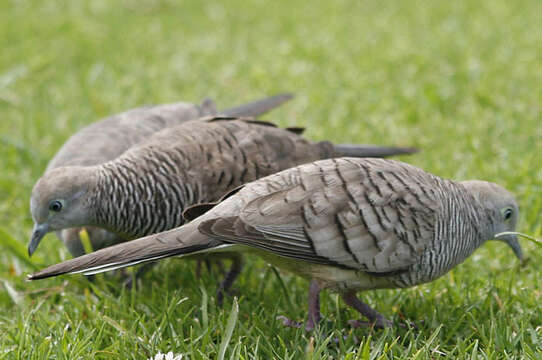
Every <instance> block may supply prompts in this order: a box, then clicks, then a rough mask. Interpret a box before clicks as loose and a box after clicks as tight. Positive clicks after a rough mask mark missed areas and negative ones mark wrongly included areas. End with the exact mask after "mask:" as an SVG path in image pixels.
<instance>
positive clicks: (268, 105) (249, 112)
mask: <svg viewBox="0 0 542 360" xmlns="http://www.w3.org/2000/svg"><path fill="white" fill-rule="evenodd" d="M293 97H294V95H293V94H279V95H275V96H270V97H267V98H265V99H261V100H257V101H254V102H250V103H248V104H244V105H240V106H237V107H234V108H230V109H226V110H222V111H220V115H226V116H249V117H256V116H259V115H262V114H265V113H267V112H269V111H271V110H273V109H275V108H277V107H279V106H280V105H282V104H284V103H285V102H286V101H288V100H291V99H292V98H293Z"/></svg>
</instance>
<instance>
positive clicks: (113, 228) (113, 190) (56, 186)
mask: <svg viewBox="0 0 542 360" xmlns="http://www.w3.org/2000/svg"><path fill="white" fill-rule="evenodd" d="M300 132H301V130H300V129H299V128H294V129H291V128H290V129H281V128H278V127H276V126H275V125H273V124H272V123H269V122H262V121H254V120H251V119H239V118H235V117H223V116H218V117H210V118H208V119H205V120H204V119H199V120H194V121H190V122H186V123H184V124H181V125H178V126H175V127H171V128H168V129H164V130H162V131H160V132H157V133H155V134H154V135H153V136H151V137H150V138H149V139H148V140H147V141H144V142H142V143H140V144H138V145H135V146H133V147H132V148H130V149H129V150H127V151H126V152H124V153H123V154H122V155H121V156H119V157H117V158H116V159H114V160H112V161H109V162H106V163H103V164H99V165H95V166H68V167H59V168H56V169H53V170H51V171H49V172H47V173H45V175H44V176H42V177H41V178H40V179H39V180H38V181H37V183H36V185H35V186H34V188H33V190H32V194H31V199H30V208H31V213H32V218H33V219H34V229H33V231H32V236H31V239H30V242H29V245H28V252H29V254H32V253H34V251H35V250H36V248H37V246H38V244H39V243H40V241H41V239H42V238H43V236H44V235H45V234H46V233H47V232H50V231H59V230H63V229H69V228H74V227H81V226H93V227H97V228H100V229H105V230H107V231H109V232H112V233H114V234H116V235H117V236H118V238H119V239H122V240H123V241H125V240H131V239H135V238H139V237H142V236H146V235H150V234H153V233H158V232H161V231H164V230H168V229H172V228H175V227H178V226H180V225H182V224H183V223H184V222H185V219H184V218H183V216H182V212H183V210H184V209H186V208H187V207H188V206H191V205H195V204H198V203H207V202H213V201H217V200H218V199H220V198H221V197H222V196H223V195H224V194H226V193H227V192H229V191H231V190H233V189H234V188H236V187H238V186H240V185H242V184H244V183H246V182H249V181H252V180H255V179H258V178H260V177H263V176H266V175H270V174H272V173H275V172H278V171H280V170H284V169H287V168H290V167H293V166H296V165H299V164H302V163H306V162H310V161H314V160H318V159H324V158H330V157H340V156H344V155H345V154H349V155H350V156H352V155H356V154H357V156H378V155H380V156H385V155H392V154H409V153H412V152H415V151H416V149H414V148H401V147H380V146H373V145H365V146H361V145H360V146H355V145H333V144H332V143H330V142H328V141H321V142H311V141H308V140H306V139H305V138H304V137H303V136H302V135H301V134H300ZM224 256H225V257H226V254H224ZM227 257H230V258H231V259H232V261H233V263H232V267H231V269H232V270H231V271H230V273H228V274H229V275H226V279H225V280H224V281H225V282H223V283H222V285H221V287H220V288H221V289H222V288H223V287H225V288H226V289H227V288H228V287H229V286H230V283H231V282H232V281H233V280H230V279H235V277H237V275H238V273H239V271H240V268H241V264H240V262H241V259H240V258H239V257H238V255H237V254H236V253H231V254H228V255H227ZM232 271H233V272H232Z"/></svg>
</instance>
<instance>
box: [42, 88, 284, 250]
mask: <svg viewBox="0 0 542 360" xmlns="http://www.w3.org/2000/svg"><path fill="white" fill-rule="evenodd" d="M292 97H293V96H292V95H291V94H279V95H275V96H271V97H267V98H264V99H261V100H258V101H254V102H251V103H247V104H244V105H241V106H237V107H234V108H231V109H226V110H223V111H220V114H223V115H228V116H251V117H257V116H259V115H262V114H265V113H266V112H268V111H270V110H272V109H274V108H276V107H278V106H280V105H282V104H283V103H284V102H286V101H288V100H290V99H291V98H292ZM217 114H219V111H217V109H216V105H215V103H214V102H213V101H212V100H209V99H207V100H204V101H203V102H202V103H201V104H200V105H195V104H190V103H185V102H177V103H173V104H164V105H157V106H145V107H139V108H136V109H131V110H128V111H126V112H123V113H120V114H116V115H113V116H110V117H107V118H105V119H102V120H99V121H97V122H95V123H92V124H91V125H89V126H87V127H85V128H83V129H81V130H79V131H78V132H77V133H75V134H74V135H72V136H71V137H70V138H69V139H68V140H67V141H66V142H65V143H64V145H63V146H62V147H61V148H60V150H59V151H58V152H57V153H56V155H55V156H54V157H53V158H52V159H51V161H50V162H49V164H48V165H47V169H46V172H47V171H50V170H53V169H56V168H59V167H64V166H91V165H97V164H102V163H104V162H107V161H110V160H113V159H115V158H117V157H118V156H119V155H121V154H122V153H124V152H125V151H126V150H128V149H129V148H131V147H132V146H134V145H135V144H137V143H140V142H141V141H143V140H145V139H147V138H148V137H149V136H151V135H152V134H154V133H156V132H158V131H160V130H162V129H164V128H169V127H172V126H176V125H179V124H182V123H184V122H186V121H188V120H194V119H197V118H200V117H204V116H211V115H217ZM81 230H82V229H81V228H69V229H64V230H62V231H59V232H57V235H58V237H59V238H60V239H61V240H62V241H63V242H64V244H65V245H66V247H67V248H68V250H69V251H70V253H71V254H72V255H73V256H80V255H83V254H84V253H85V249H84V247H83V245H82V243H81V239H80V237H79V234H80V232H81ZM86 230H87V232H88V235H89V240H90V244H91V246H92V248H93V249H101V248H103V247H106V246H108V245H111V244H114V243H118V242H120V241H121V239H119V238H118V236H117V235H116V234H114V233H112V232H109V231H107V230H105V229H101V228H96V227H87V228H86Z"/></svg>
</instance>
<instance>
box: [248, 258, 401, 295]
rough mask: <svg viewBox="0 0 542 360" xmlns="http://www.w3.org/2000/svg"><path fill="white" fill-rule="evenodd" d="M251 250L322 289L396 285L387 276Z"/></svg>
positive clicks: (373, 287) (338, 289)
mask: <svg viewBox="0 0 542 360" xmlns="http://www.w3.org/2000/svg"><path fill="white" fill-rule="evenodd" d="M251 252H253V253H254V254H256V255H258V256H259V257H261V258H262V259H264V260H265V261H267V262H268V263H270V264H272V265H274V266H276V267H278V268H280V269H282V270H286V271H288V272H292V273H294V274H297V275H300V276H303V277H305V278H307V279H309V280H316V281H317V282H318V285H320V288H321V289H329V290H333V291H338V292H341V291H345V290H369V289H380V288H395V287H396V285H394V284H393V283H392V282H391V281H390V280H389V279H387V278H384V277H376V276H372V275H369V274H367V273H365V272H363V271H357V270H349V269H342V268H338V267H335V266H329V265H319V264H314V263H310V262H307V261H303V260H298V259H293V258H286V257H282V256H278V255H274V254H271V253H269V252H265V251H260V250H254V251H251Z"/></svg>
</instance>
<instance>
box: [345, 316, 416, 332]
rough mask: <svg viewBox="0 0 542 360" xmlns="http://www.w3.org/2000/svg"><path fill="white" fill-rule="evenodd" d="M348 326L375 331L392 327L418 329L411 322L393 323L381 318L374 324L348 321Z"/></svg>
mask: <svg viewBox="0 0 542 360" xmlns="http://www.w3.org/2000/svg"><path fill="white" fill-rule="evenodd" d="M348 324H349V325H350V326H352V327H353V328H360V327H365V328H371V327H374V328H376V329H386V328H393V327H396V326H398V327H400V328H404V329H406V328H413V329H415V330H418V327H417V326H416V324H414V323H412V322H409V323H402V322H400V323H393V322H392V321H390V320H388V319H386V318H384V317H382V318H379V319H377V320H376V321H374V322H371V321H361V320H348Z"/></svg>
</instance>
